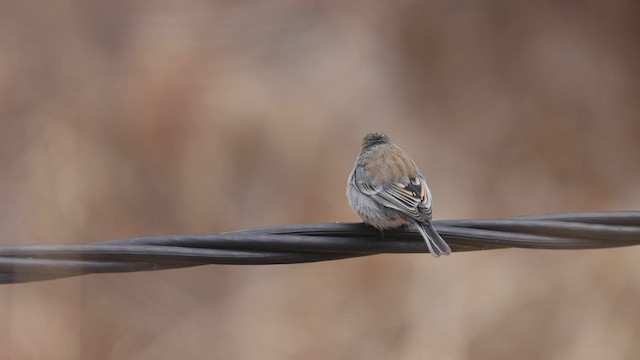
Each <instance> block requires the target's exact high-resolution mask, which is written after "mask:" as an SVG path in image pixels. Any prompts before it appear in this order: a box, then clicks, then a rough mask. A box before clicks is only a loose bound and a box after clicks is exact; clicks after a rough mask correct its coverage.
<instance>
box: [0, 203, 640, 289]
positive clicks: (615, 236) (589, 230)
mask: <svg viewBox="0 0 640 360" xmlns="http://www.w3.org/2000/svg"><path fill="white" fill-rule="evenodd" d="M433 225H434V226H435V228H436V230H437V231H438V233H440V235H441V236H442V237H443V238H444V239H445V240H446V241H447V242H448V243H449V244H450V246H451V249H452V250H453V251H454V252H461V251H478V250H489V249H498V248H532V249H599V248H609V247H621V246H631V245H638V244H640V211H617V212H593V213H570V214H549V215H538V216H521V217H513V218H505V219H490V220H444V221H434V222H433ZM424 252H428V249H427V246H426V244H425V243H424V241H423V240H422V238H421V237H420V235H419V234H418V233H414V232H411V231H407V230H394V231H385V232H384V234H382V233H381V232H379V231H377V230H375V229H373V228H371V227H369V226H367V225H364V224H353V223H329V224H301V225H284V226H275V227H267V228H258V229H248V230H239V231H233V232H226V233H220V234H202V235H169V236H149V237H140V238H132V239H124V240H110V241H102V242H96V243H90V244H68V245H62V244H60V245H5V246H0V284H5V283H20V282H30V281H40V280H51V279H57V278H64V277H71V276H78V275H85V274H91V273H117V272H132V271H152V270H165V269H173V268H183V267H191V266H199V265H208V264H235V265H267V264H293V263H307V262H316V261H327V260H338V259H346V258H352V257H358V256H366V255H375V254H382V253H424Z"/></svg>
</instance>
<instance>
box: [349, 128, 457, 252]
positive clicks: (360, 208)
mask: <svg viewBox="0 0 640 360" xmlns="http://www.w3.org/2000/svg"><path fill="white" fill-rule="evenodd" d="M347 198H348V200H349V205H351V208H352V209H353V211H354V212H355V213H356V214H357V215H358V216H359V217H360V218H361V219H362V220H363V221H364V222H365V223H366V224H368V225H371V226H373V227H375V228H377V229H378V230H381V231H382V232H383V234H384V230H387V229H395V228H399V227H411V226H413V227H415V228H416V229H417V230H418V232H419V233H420V235H422V238H423V239H424V241H425V242H426V243H427V247H428V248H429V252H430V253H431V255H433V256H434V257H439V256H441V255H449V254H451V248H450V247H449V245H448V244H447V243H446V242H445V241H444V240H443V239H442V237H441V236H440V235H439V234H438V232H437V231H436V229H435V228H434V227H433V225H431V219H432V205H433V199H432V197H431V191H430V190H429V187H428V186H427V182H426V180H425V179H424V176H422V173H421V172H420V170H419V169H418V167H417V166H416V163H415V162H414V161H413V160H411V158H410V157H409V156H408V155H407V154H406V153H405V152H404V151H402V149H400V148H399V147H398V146H397V145H395V144H394V143H392V142H391V140H389V137H388V136H387V135H386V134H383V133H369V134H367V135H366V136H365V137H364V139H363V140H362V149H361V150H360V153H359V154H358V157H357V159H356V163H355V166H354V168H353V171H352V172H351V174H350V175H349V180H348V183H347Z"/></svg>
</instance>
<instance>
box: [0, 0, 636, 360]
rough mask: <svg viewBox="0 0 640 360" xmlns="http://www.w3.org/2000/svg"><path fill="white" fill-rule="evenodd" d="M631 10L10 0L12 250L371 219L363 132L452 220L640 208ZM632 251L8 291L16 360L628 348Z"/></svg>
mask: <svg viewBox="0 0 640 360" xmlns="http://www.w3.org/2000/svg"><path fill="white" fill-rule="evenodd" d="M639 14H640V7H639V6H638V4H637V3H636V2H633V1H629V0H626V1H624V0H623V1H613V2H612V1H604V0H602V1H586V2H554V1H542V2H534V1H531V2H528V3H518V4H516V3H511V2H504V1H487V2H473V1H462V2H451V1H436V2H424V3H422V2H415V3H414V2H411V1H400V2H392V1H389V2H386V3H383V2H365V1H350V2H344V3H343V2H336V1H324V2H323V1H319V2H313V3H312V2H296V1H274V2H256V3H249V2H236V1H229V2H207V1H199V0H187V1H159V2H142V1H131V2H130V1H124V0H117V1H105V2H98V1H79V0H76V1H59V2H50V3H49V2H37V1H23V2H18V1H14V2H12V1H3V2H2V11H0V125H1V131H0V169H1V170H2V172H1V174H0V242H1V243H5V244H7V243H16V242H19V243H27V242H29V243H30V242H40V243H58V242H87V241H94V240H104V239H112V238H124V237H131V236H138V235H151V234H163V233H198V232H219V231H224V230H231V229H238V228H248V227H257V226H264V225H275V224H285V223H306V222H327V221H356V217H355V215H353V214H352V212H351V210H350V209H349V207H348V205H347V202H346V200H345V196H344V190H345V181H346V177H347V174H348V172H349V171H350V169H351V166H352V163H353V160H354V158H355V155H356V153H357V151H358V147H359V143H360V139H361V137H362V136H363V135H364V133H365V132H367V131H371V130H382V131H386V132H388V133H389V134H390V135H391V137H392V138H393V139H394V140H395V141H396V142H397V143H399V144H401V145H402V146H403V147H404V148H405V150H407V152H408V153H409V154H411V155H412V156H413V157H414V158H416V159H417V160H418V163H419V165H420V166H421V168H422V169H423V172H424V173H425V175H426V177H427V178H428V179H429V182H430V185H431V187H432V190H433V192H434V194H435V196H436V203H435V206H436V207H435V217H436V218H439V219H443V218H478V217H491V216H506V215H520V214H529V213H544V212H562V211H589V210H623V209H638V208H640V206H639V205H640V188H639V186H638V183H639V182H638V181H639V180H638V179H639V176H640V162H639V161H638V159H639V155H640V141H639V140H638V139H639V138H640V101H638V99H639V97H638V96H639V94H640V72H639V70H640V43H638V41H637V39H638V38H637V36H638V34H639V33H640V17H639V16H638V15H639ZM639 256H640V249H634V248H627V249H616V250H601V251H568V252H551V251H525V250H521V251H517V250H504V251H493V252H486V253H472V254H455V255H454V256H451V257H449V258H447V259H442V260H438V261H435V260H434V259H432V258H431V257H429V256H420V255H398V256H392V255H389V256H377V257H370V258H363V259H355V260H347V261H339V262H332V263H322V264H309V265H299V266H297V265H292V266H272V267H233V266H211V267H204V268H196V269H187V270H176V271H165V272H158V273H149V274H125V275H102V276H87V277H83V278H76V279H67V280H61V281H53V282H49V283H37V284H26V285H14V286H3V287H0V319H2V326H0V359H42V358H47V359H176V358H181V359H182V358H194V359H195V358H219V359H283V358H290V359H335V358H338V359H341V358H342V359H353V358H359V359H424V358H437V359H467V358H473V359H540V358H543V359H602V358H611V359H622V358H628V359H632V358H636V357H637V354H638V353H640V343H638V341H637V340H638V335H639V334H640V307H638V303H639V302H640V261H638V258H639Z"/></svg>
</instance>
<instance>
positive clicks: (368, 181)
mask: <svg viewBox="0 0 640 360" xmlns="http://www.w3.org/2000/svg"><path fill="white" fill-rule="evenodd" d="M354 182H355V185H356V187H357V188H358V189H359V190H360V191H361V192H362V193H364V194H365V195H369V196H371V198H372V199H373V200H375V201H376V202H377V203H379V204H381V205H383V206H386V207H388V208H392V209H396V210H398V211H400V212H402V213H404V214H406V215H409V216H411V217H412V218H414V219H416V220H420V221H428V220H431V192H430V191H429V187H428V186H427V182H426V181H425V180H424V177H422V175H420V174H417V175H416V176H415V177H412V178H409V177H407V178H400V179H396V180H395V181H392V182H390V183H388V184H383V183H381V182H379V181H376V180H375V178H374V177H373V176H372V175H371V174H370V173H369V172H368V171H367V170H366V169H364V168H363V167H358V168H357V169H356V173H355V178H354Z"/></svg>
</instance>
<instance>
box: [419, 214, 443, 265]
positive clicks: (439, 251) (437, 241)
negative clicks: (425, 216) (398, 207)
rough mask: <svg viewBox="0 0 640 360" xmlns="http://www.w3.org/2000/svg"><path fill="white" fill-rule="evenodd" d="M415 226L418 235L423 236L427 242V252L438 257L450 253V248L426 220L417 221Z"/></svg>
mask: <svg viewBox="0 0 640 360" xmlns="http://www.w3.org/2000/svg"><path fill="white" fill-rule="evenodd" d="M415 224H416V227H417V228H418V231H419V232H420V235H422V237H423V238H424V241H425V242H426V243H427V247H429V252H430V253H431V255H433V256H435V257H438V256H440V255H449V254H451V248H450V247H449V245H448V244H447V243H446V242H445V241H444V240H443V239H442V237H440V235H438V232H437V231H436V229H434V228H433V225H431V224H430V223H428V222H417V221H416V223H415Z"/></svg>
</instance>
